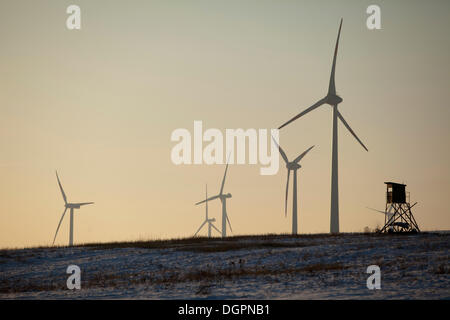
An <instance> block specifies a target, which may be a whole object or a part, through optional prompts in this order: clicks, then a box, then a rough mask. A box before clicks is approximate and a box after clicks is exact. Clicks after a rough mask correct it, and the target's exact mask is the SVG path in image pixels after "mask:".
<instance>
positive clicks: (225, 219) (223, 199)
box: [195, 160, 233, 238]
mask: <svg viewBox="0 0 450 320" xmlns="http://www.w3.org/2000/svg"><path fill="white" fill-rule="evenodd" d="M227 171H228V160H227V166H226V167H225V174H224V175H223V179H222V185H221V187H220V192H219V194H218V195H216V196H213V197H210V198H206V199H205V200H203V201H200V202H197V203H196V204H195V205H199V204H202V203H204V202H206V201H211V200H214V199H220V201H221V202H222V238H225V237H226V236H227V222H228V225H229V226H230V231H231V232H233V229H232V228H231V223H230V219H229V218H228V214H227V199H229V198H231V193H226V194H225V193H223V187H224V186H225V179H226V177H227Z"/></svg>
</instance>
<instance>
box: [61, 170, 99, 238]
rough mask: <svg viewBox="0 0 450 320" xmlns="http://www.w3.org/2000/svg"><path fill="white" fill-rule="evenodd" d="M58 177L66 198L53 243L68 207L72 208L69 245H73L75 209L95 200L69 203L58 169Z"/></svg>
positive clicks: (63, 195)
mask: <svg viewBox="0 0 450 320" xmlns="http://www.w3.org/2000/svg"><path fill="white" fill-rule="evenodd" d="M56 179H57V180H58V185H59V189H61V194H62V197H63V199H64V203H65V209H64V212H63V214H62V216H61V219H60V220H59V223H58V227H57V228H56V233H55V237H54V238H53V244H55V240H56V235H57V234H58V230H59V227H60V226H61V222H62V221H63V219H64V215H65V214H66V211H67V209H70V234H69V246H73V210H74V209H80V207H81V206H84V205H88V204H93V202H80V203H69V202H67V197H66V194H65V193H64V189H63V187H62V185H61V181H59V177H58V171H56Z"/></svg>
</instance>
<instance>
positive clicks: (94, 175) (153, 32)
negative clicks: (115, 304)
mask: <svg viewBox="0 0 450 320" xmlns="http://www.w3.org/2000/svg"><path fill="white" fill-rule="evenodd" d="M70 4H77V5H79V6H80V7H81V11H82V12H81V14H82V29H81V30H80V31H69V30H67V29H66V26H65V20H66V18H67V14H66V13H65V10H66V8H67V6H68V5H70ZM370 4H378V5H380V7H381V14H382V16H381V17H382V30H373V31H371V30H368V29H367V28H366V25H365V21H366V18H367V14H366V13H365V11H366V8H367V6H368V5H370ZM449 13H450V2H449V1H447V0H435V1H431V2H425V1H418V0H417V1H411V0H408V1H407V0H404V1H359V0H358V1H356V0H354V1H331V0H330V1H300V0H296V1H293V0H291V1H287V0H286V1H275V0H273V1H265V0H258V1H256V0H255V1H249V0H240V1H224V0H221V1H210V0H208V1H207V0H204V1H198V0H196V1H186V0H179V1H175V0H173V1H162V0H158V1H111V0H108V1H106V0H104V1H103V0H102V1H100V0H97V1H79V0H77V1H42V0H40V1H31V0H30V1H22V0H3V1H1V3H0V40H1V50H0V74H1V77H0V150H1V158H0V177H1V178H0V247H22V246H35V245H49V244H51V242H52V240H53V235H54V232H55V229H56V226H57V224H58V221H59V218H60V216H61V214H62V211H63V209H64V207H63V205H64V203H63V199H62V197H61V194H60V191H59V189H58V186H57V182H56V177H55V169H57V170H58V171H59V174H60V178H61V181H62V184H63V186H64V188H65V190H66V193H67V195H68V197H69V200H70V201H73V202H78V201H80V202H81V201H95V204H94V205H92V206H87V207H83V208H82V209H81V210H78V211H76V214H75V235H74V239H75V243H81V242H105V241H121V240H136V239H155V238H172V237H184V236H190V235H192V234H193V233H194V232H195V231H196V229H197V227H198V226H199V225H200V224H201V222H202V220H203V218H204V207H198V206H197V207H196V206H194V203H195V202H196V201H199V200H202V198H203V196H204V191H205V190H204V189H205V183H208V189H209V192H210V194H211V195H212V194H213V193H215V192H218V190H219V188H220V182H221V178H222V175H223V170H224V166H223V165H222V166H221V165H211V166H208V165H191V166H186V165H181V166H175V165H174V164H172V162H171V160H170V152H171V149H172V147H173V146H174V145H175V143H173V142H171V141H170V135H171V133H172V131H173V130H175V129H177V128H187V129H189V130H191V131H192V130H193V121H194V120H202V121H203V126H204V128H205V129H206V128H218V129H221V130H225V129H226V128H244V129H248V128H255V129H260V128H267V129H269V128H276V127H278V126H279V125H281V124H282V123H284V122H285V121H287V120H288V119H290V118H291V117H292V116H294V115H295V114H297V113H298V112H300V111H302V110H303V109H304V108H306V107H308V106H310V105H311V104H312V103H314V102H315V101H317V100H318V99H319V98H321V97H322V96H323V95H324V94H325V93H326V90H327V88H328V80H329V73H330V68H331V59H332V54H333V49H334V44H335V40H336V34H337V29H338V25H339V19H340V18H341V17H343V18H344V23H343V28H342V35H341V42H340V48H339V55H338V61H337V71H336V72H337V75H336V85H337V91H338V94H340V95H341V96H342V97H343V99H344V102H343V103H342V104H341V105H340V106H339V108H340V111H341V113H342V114H343V115H344V117H345V118H346V120H347V121H348V122H349V124H350V126H352V128H353V129H354V130H355V131H356V133H357V134H358V136H359V137H360V138H361V139H362V140H363V142H364V143H365V144H366V145H367V147H368V149H369V152H368V153H367V152H365V151H364V150H363V149H362V148H361V146H360V145H359V144H358V143H357V142H356V141H355V140H354V139H353V137H352V136H351V135H350V134H349V133H348V132H347V131H346V130H345V128H344V127H343V126H342V124H340V125H339V148H340V150H339V188H340V229H341V231H343V232H352V231H362V230H363V228H364V227H365V226H369V227H371V228H374V227H376V226H377V225H382V223H383V221H384V218H383V216H382V215H381V214H377V213H374V212H371V211H369V210H367V209H366V207H367V206H369V207H375V208H379V209H384V205H385V185H384V184H383V182H384V181H397V182H404V183H406V184H407V185H408V186H407V190H408V191H410V192H411V201H412V202H415V201H418V202H419V204H418V205H417V206H416V207H415V208H414V210H413V213H414V215H415V217H416V220H417V222H418V223H419V226H420V227H421V228H422V229H423V230H445V229H450V216H449V209H448V204H447V203H446V202H447V201H446V200H447V196H448V195H449V194H450V169H449V163H450V146H449V137H450V126H449V119H450V109H449V106H448V90H449V83H450V82H449V75H450V63H449V62H448V53H449V51H450V40H449V37H448V31H449V30H450V17H449ZM331 117H332V112H331V108H330V107H329V106H323V107H321V108H320V109H317V110H316V111H314V112H313V113H311V114H308V115H307V116H305V117H303V118H302V119H300V120H297V121H296V122H294V123H292V124H291V125H289V126H288V127H286V128H284V129H283V130H282V131H281V136H280V142H281V145H282V146H283V148H284V149H285V150H286V152H287V154H288V156H289V157H295V156H297V155H298V154H300V153H301V152H303V150H305V149H306V148H307V147H309V146H311V145H313V144H314V145H316V148H314V149H313V150H312V151H311V152H310V153H309V154H308V155H307V156H306V157H305V158H304V160H303V161H302V165H303V168H302V169H301V170H300V171H299V231H300V232H301V233H317V232H328V231H329V223H330V222H329V219H330V178H331V175H330V173H331V172H330V171H331V125H332V123H331V120H332V118H331ZM259 168H260V166H259V165H233V166H230V169H229V174H228V179H227V182H226V186H225V191H226V192H231V193H232V194H233V198H232V199H231V200H230V201H228V202H227V206H228V213H229V217H230V219H231V223H232V226H233V231H234V233H233V234H260V233H287V232H290V230H291V214H290V210H291V209H290V208H289V214H288V217H287V218H285V217H284V209H283V205H284V188H285V183H286V169H285V168H284V167H281V168H280V171H279V173H278V174H277V175H275V176H261V175H260V174H259ZM289 198H290V199H289V200H290V205H291V199H292V194H291V193H290V195H289ZM210 212H211V215H212V216H213V217H215V218H216V219H218V220H220V219H219V218H220V203H219V202H218V201H216V203H210ZM67 218H68V217H66V219H65V221H64V222H63V224H62V227H61V230H60V233H59V234H58V238H57V243H58V244H67V242H68V229H69V219H67ZM217 226H218V227H219V228H220V222H219V221H218V222H217Z"/></svg>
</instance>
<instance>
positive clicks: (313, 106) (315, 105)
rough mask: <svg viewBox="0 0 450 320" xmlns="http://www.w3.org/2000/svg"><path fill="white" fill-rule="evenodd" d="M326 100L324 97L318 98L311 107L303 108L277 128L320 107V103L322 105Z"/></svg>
mask: <svg viewBox="0 0 450 320" xmlns="http://www.w3.org/2000/svg"><path fill="white" fill-rule="evenodd" d="M325 102H326V98H323V99H320V100H319V101H317V102H316V103H315V104H313V105H312V106H311V107H309V108H307V109H305V110H303V111H302V112H300V113H299V114H298V115H296V116H295V117H293V118H292V119H291V120H289V121H288V122H285V123H284V124H283V125H282V126H280V127H279V128H278V129H281V128H283V127H285V126H287V125H288V124H289V123H291V122H292V121H294V120H297V119H298V118H300V117H302V116H304V115H305V114H307V113H308V112H310V111H312V110H314V109H316V108H318V107H320V106H321V105H323V104H324V103H325Z"/></svg>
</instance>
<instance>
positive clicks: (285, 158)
mask: <svg viewBox="0 0 450 320" xmlns="http://www.w3.org/2000/svg"><path fill="white" fill-rule="evenodd" d="M272 140H273V142H274V143H275V145H276V146H277V147H278V150H279V151H280V154H281V157H282V158H283V159H284V162H286V164H287V163H289V160H288V157H287V155H286V153H285V152H284V150H283V148H281V146H280V145H279V144H278V143H277V142H276V141H275V139H274V138H273V136H272Z"/></svg>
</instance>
